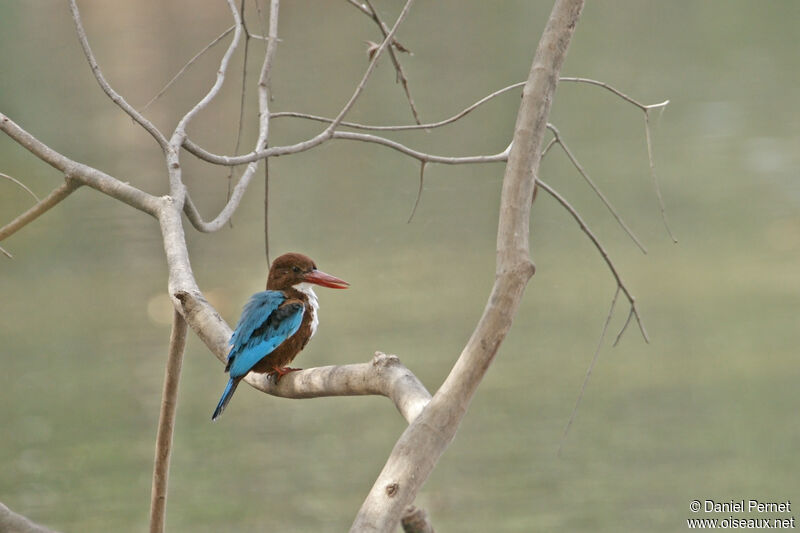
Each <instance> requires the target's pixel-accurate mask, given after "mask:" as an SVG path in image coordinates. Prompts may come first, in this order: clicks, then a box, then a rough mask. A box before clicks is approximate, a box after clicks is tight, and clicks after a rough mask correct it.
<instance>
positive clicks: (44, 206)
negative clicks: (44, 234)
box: [0, 179, 81, 241]
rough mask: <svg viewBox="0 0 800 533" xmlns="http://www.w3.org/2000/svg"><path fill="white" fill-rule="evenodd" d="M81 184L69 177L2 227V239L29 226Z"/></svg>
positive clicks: (0, 238)
mask: <svg viewBox="0 0 800 533" xmlns="http://www.w3.org/2000/svg"><path fill="white" fill-rule="evenodd" d="M80 186H81V183H80V182H79V181H78V180H75V179H67V180H66V181H65V182H64V183H63V184H62V185H61V186H60V187H57V188H56V189H54V190H53V191H52V192H51V193H50V194H48V195H47V196H45V197H44V199H43V200H39V202H38V203H37V204H36V205H34V206H33V207H31V208H30V209H28V210H27V211H25V212H24V213H22V214H21V215H19V216H18V217H17V218H15V219H14V220H12V221H11V222H9V223H8V224H6V225H5V226H3V227H2V228H0V241H2V240H5V239H6V238H8V237H10V236H11V235H13V234H14V233H16V232H17V231H19V230H20V229H22V228H23V227H25V226H27V225H28V224H29V223H31V222H33V221H34V220H36V219H37V218H39V217H40V216H42V215H43V214H45V213H46V212H47V211H48V210H50V209H51V208H52V207H53V206H55V205H56V204H58V203H59V202H60V201H61V200H63V199H64V198H66V197H67V196H69V195H70V194H71V193H72V191H74V190H75V189H77V188H78V187H80ZM34 196H35V195H34Z"/></svg>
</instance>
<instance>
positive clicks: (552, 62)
mask: <svg viewBox="0 0 800 533" xmlns="http://www.w3.org/2000/svg"><path fill="white" fill-rule="evenodd" d="M582 8H583V2H582V0H557V1H556V3H555V5H554V7H553V10H552V12H551V14H550V19H549V20H548V22H547V26H546V27H545V30H544V33H543V34H542V38H541V41H540V43H539V46H538V48H537V50H536V55H535V57H534V60H533V64H532V66H531V71H530V74H529V76H528V81H527V82H526V84H525V88H524V90H523V96H522V103H521V105H520V110H519V114H518V115H517V123H516V126H515V129H514V140H513V142H512V146H511V150H510V153H509V158H508V164H507V165H506V172H505V176H504V178H503V190H502V194H501V204H500V220H499V224H498V231H497V267H496V272H495V283H494V286H493V288H492V292H491V294H490V296H489V301H488V302H487V304H486V308H485V309H484V312H483V316H481V319H480V321H479V322H478V325H477V326H476V328H475V331H474V332H473V334H472V336H471V337H470V339H469V341H468V342H467V345H466V346H465V347H464V350H463V351H462V353H461V356H460V357H459V358H458V360H457V361H456V364H455V365H454V367H453V369H452V370H451V372H450V374H449V375H448V376H447V379H445V381H444V383H443V384H442V386H441V387H440V388H439V390H438V391H437V392H436V394H435V395H434V397H433V398H432V399H431V402H430V403H429V404H428V407H426V408H425V410H423V411H422V413H421V414H420V415H419V416H418V417H417V418H416V419H415V420H414V422H412V423H411V425H410V426H409V427H408V428H407V429H406V431H404V432H403V435H402V436H401V437H400V439H399V440H398V441H397V443H396V444H395V447H394V449H393V450H392V454H391V456H390V457H389V459H388V461H387V462H386V465H385V466H384V468H383V470H382V471H381V473H380V475H379V476H378V478H377V480H376V481H375V484H374V485H373V487H372V490H371V491H370V493H369V495H368V496H367V498H366V500H365V501H364V504H363V505H362V507H361V510H360V511H359V512H358V515H357V516H356V519H355V521H354V522H353V526H352V528H351V531H353V532H359V533H361V532H370V531H380V532H390V531H393V529H394V528H395V527H397V523H398V522H399V520H400V515H401V513H402V512H403V510H404V509H405V508H406V506H408V505H409V504H410V503H411V502H412V501H413V499H414V498H415V496H416V494H417V491H418V490H419V489H420V487H421V486H422V484H423V483H424V482H425V480H427V478H428V476H429V475H430V473H431V471H432V470H433V467H434V466H435V464H436V462H437V461H438V459H439V457H440V456H441V454H442V453H444V450H445V448H446V447H447V445H448V444H449V443H450V441H451V440H452V438H453V436H454V435H455V432H456V429H457V428H458V426H459V424H460V422H461V420H462V418H463V417H464V414H465V413H466V410H467V407H468V406H469V403H470V400H471V398H472V396H473V395H474V393H475V391H476V389H477V387H478V384H479V383H480V381H481V379H482V378H483V376H484V374H485V372H486V370H487V369H488V368H489V365H490V364H491V363H492V361H493V360H494V357H495V355H496V354H497V350H498V349H499V347H500V344H501V343H502V341H503V339H504V338H505V336H506V334H507V332H508V330H509V329H510V328H511V322H512V320H513V317H514V315H515V313H516V310H517V308H518V306H519V303H520V300H521V298H522V294H523V291H524V289H525V286H526V285H527V283H528V280H529V279H530V277H531V276H532V275H533V273H534V271H535V268H534V266H533V263H532V262H531V260H530V257H529V253H530V247H529V224H530V219H529V217H530V210H531V198H532V196H533V190H534V184H535V182H536V179H535V176H536V174H537V173H538V169H539V164H540V161H541V149H542V142H543V139H544V135H545V129H546V125H547V117H548V115H549V113H550V106H551V104H552V101H553V94H554V93H555V88H556V85H557V84H558V73H559V70H560V69H561V65H562V64H563V61H564V58H565V57H566V51H567V48H568V46H569V42H570V40H571V37H572V34H573V32H574V29H575V25H576V24H577V21H578V18H579V17H580V13H581V10H582Z"/></svg>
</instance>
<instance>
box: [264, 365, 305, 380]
mask: <svg viewBox="0 0 800 533" xmlns="http://www.w3.org/2000/svg"><path fill="white" fill-rule="evenodd" d="M298 370H303V369H302V368H291V367H288V366H273V367H272V370H271V371H270V372H268V374H269V375H270V376H275V383H277V382H279V381H280V380H281V378H282V377H283V376H285V375H286V374H288V373H289V372H297V371H298Z"/></svg>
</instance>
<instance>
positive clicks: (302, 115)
mask: <svg viewBox="0 0 800 533" xmlns="http://www.w3.org/2000/svg"><path fill="white" fill-rule="evenodd" d="M523 85H525V82H524V81H523V82H519V83H514V84H512V85H509V86H507V87H503V88H502V89H499V90H497V91H495V92H493V93H491V94H488V95H486V96H484V97H483V98H481V99H480V100H478V101H477V102H475V103H474V104H472V105H470V106H468V107H467V108H465V109H463V110H461V111H459V112H458V113H456V114H455V115H453V116H452V117H450V118H446V119H444V120H440V121H438V122H429V123H427V124H403V125H397V126H372V125H369V124H359V123H357V122H347V121H342V123H341V125H342V126H346V127H348V128H354V129H359V130H369V131H408V130H423V129H424V130H429V129H433V128H439V127H441V126H446V125H447V124H452V123H453V122H456V121H457V120H459V119H461V118H463V117H464V116H466V115H468V114H469V113H470V112H471V111H474V110H475V108H477V107H479V106H481V105H483V104H485V103H486V102H488V101H489V100H491V99H493V98H495V97H497V96H500V95H501V94H504V93H507V92H508V91H511V90H513V89H517V88H519V87H522V86H523ZM283 117H293V118H304V119H308V120H316V121H317V122H327V123H330V122H333V119H332V118H327V117H321V116H318V115H311V114H308V113H297V112H294V111H281V112H279V113H273V114H272V118H283Z"/></svg>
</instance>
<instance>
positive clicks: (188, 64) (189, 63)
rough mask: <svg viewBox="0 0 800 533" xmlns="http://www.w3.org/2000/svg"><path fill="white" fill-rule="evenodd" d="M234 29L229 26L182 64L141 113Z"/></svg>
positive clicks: (144, 106)
mask: <svg viewBox="0 0 800 533" xmlns="http://www.w3.org/2000/svg"><path fill="white" fill-rule="evenodd" d="M235 27H236V26H235V25H234V26H231V27H230V28H228V29H227V30H225V31H224V32H222V33H220V34H219V35H218V36H217V37H215V38H214V40H213V41H211V42H210V43H208V44H207V45H206V46H205V47H204V48H203V49H202V50H200V51H199V52H197V53H196V54H195V55H194V56H193V57H192V58H191V59H190V60H189V61H187V62H186V64H184V65H183V66H182V67H181V68H180V70H178V72H177V73H176V74H175V75H174V76H173V77H172V79H171V80H169V81H168V82H167V84H166V85H164V86H163V87H162V88H161V90H159V91H158V92H157V93H156V95H155V96H153V97H152V98H151V99H150V100H149V101H148V102H147V103H146V104H144V105H143V106H142V111H145V110H146V109H147V108H148V107H150V106H151V105H153V102H155V101H156V100H158V99H159V98H161V97H162V96H163V95H164V93H165V92H167V91H168V90H169V88H170V87H172V85H173V84H174V83H175V82H176V81H178V78H180V77H181V76H182V75H183V73H184V72H186V71H187V70H189V67H191V66H192V65H193V64H194V62H195V61H197V60H198V59H200V58H201V57H202V56H203V54H205V53H206V52H208V51H209V50H211V49H212V48H213V47H214V45H216V44H217V43H218V42H220V41H221V40H222V39H224V38H225V37H226V36H227V35H228V34H229V33H230V32H232V31H233V29H234V28H235Z"/></svg>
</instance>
